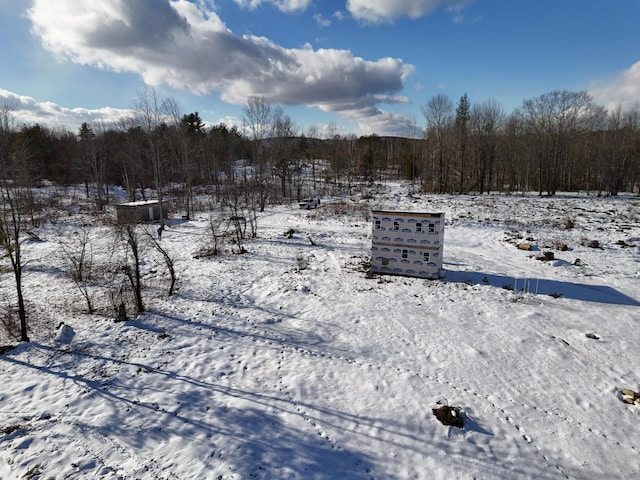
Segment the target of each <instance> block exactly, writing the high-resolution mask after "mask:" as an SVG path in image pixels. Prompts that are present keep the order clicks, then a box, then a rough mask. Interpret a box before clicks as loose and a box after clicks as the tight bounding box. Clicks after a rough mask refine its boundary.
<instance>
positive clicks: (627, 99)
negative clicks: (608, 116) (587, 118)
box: [589, 61, 640, 109]
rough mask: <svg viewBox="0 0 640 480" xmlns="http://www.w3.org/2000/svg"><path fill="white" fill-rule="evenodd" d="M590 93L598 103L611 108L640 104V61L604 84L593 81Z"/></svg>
mask: <svg viewBox="0 0 640 480" xmlns="http://www.w3.org/2000/svg"><path fill="white" fill-rule="evenodd" d="M589 93H590V94H591V96H592V97H593V99H594V100H595V101H596V103H598V104H600V105H603V106H605V107H607V108H609V109H613V108H615V107H617V106H618V105H621V106H622V108H623V109H630V108H633V107H636V106H640V61H638V62H636V63H634V64H633V65H632V66H631V67H630V68H628V69H627V70H625V71H623V72H622V73H620V74H619V75H618V76H616V77H615V78H614V79H613V80H611V81H610V82H608V83H606V84H604V85H601V84H598V83H593V84H592V86H591V88H590V89H589Z"/></svg>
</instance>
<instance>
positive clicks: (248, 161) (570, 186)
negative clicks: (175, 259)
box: [0, 90, 640, 210]
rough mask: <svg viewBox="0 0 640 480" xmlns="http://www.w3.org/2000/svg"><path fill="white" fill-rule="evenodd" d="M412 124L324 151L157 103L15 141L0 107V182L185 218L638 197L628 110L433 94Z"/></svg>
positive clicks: (258, 108)
mask: <svg viewBox="0 0 640 480" xmlns="http://www.w3.org/2000/svg"><path fill="white" fill-rule="evenodd" d="M420 110H421V114H422V116H423V117H424V126H423V127H419V126H418V125H416V132H419V131H420V129H421V130H422V132H423V135H422V136H420V137H418V136H416V137H415V138H404V137H385V136H379V135H377V134H375V133H372V134H370V135H363V136H356V135H354V134H348V135H340V134H338V133H336V132H337V127H335V126H334V125H333V126H331V128H330V131H331V132H332V133H330V135H329V137H330V138H326V139H321V138H318V137H319V130H318V129H317V128H315V127H311V128H309V129H307V131H305V132H302V131H301V130H300V129H299V128H298V127H297V126H296V125H295V123H294V121H293V120H292V119H291V117H289V116H288V115H286V114H285V113H284V110H283V109H282V107H280V106H273V105H271V104H269V103H268V102H267V101H265V100H264V99H262V98H260V97H251V98H249V99H248V101H247V104H246V105H245V106H244V107H243V117H242V120H243V128H238V127H236V126H227V125H226V124H224V123H220V124H217V125H214V126H212V127H207V126H206V125H205V123H204V122H203V121H202V119H201V117H200V115H199V114H198V112H193V113H189V114H185V113H182V112H181V111H180V107H179V105H178V103H177V102H176V101H175V100H174V99H172V98H167V99H161V98H159V96H158V94H157V92H155V91H154V90H145V91H143V92H140V93H139V94H138V98H136V100H135V102H134V109H133V111H134V114H133V115H132V116H131V117H130V118H124V119H122V121H121V122H119V123H118V124H111V125H104V124H99V123H98V124H88V123H83V124H82V125H80V126H79V128H78V130H77V132H70V131H66V130H60V129H57V130H56V129H50V128H47V127H44V126H41V125H39V124H35V125H26V124H23V125H21V126H20V127H17V126H16V125H15V120H14V119H13V117H12V109H11V106H10V105H5V106H4V108H3V109H2V110H0V113H1V117H0V120H1V122H0V154H1V158H0V162H1V163H2V167H3V168H2V172H3V179H4V180H8V179H10V180H11V181H17V180H18V179H19V178H29V179H30V180H31V181H38V180H44V179H46V180H50V181H52V182H54V183H56V184H60V185H73V184H84V185H87V186H89V185H93V186H95V187H96V189H95V191H96V192H97V193H96V206H97V208H98V209H99V210H100V209H102V208H103V206H104V205H105V204H106V203H107V202H108V195H107V194H108V186H109V185H119V186H122V187H123V188H124V189H125V190H126V191H127V192H128V195H129V197H130V200H135V199H139V198H144V197H145V192H146V191H148V189H150V188H151V189H155V190H156V191H157V192H158V195H161V193H160V192H162V191H163V189H166V188H168V187H167V186H168V185H172V187H171V188H172V189H173V190H174V191H176V190H177V191H178V192H180V191H182V193H183V194H184V197H185V199H186V200H185V202H186V205H187V210H189V207H188V206H189V202H190V200H189V197H190V196H191V195H192V194H193V189H194V188H195V187H197V186H199V185H217V186H224V185H225V184H233V185H236V186H237V185H238V184H242V187H243V188H244V189H253V190H256V191H257V196H258V201H259V204H260V207H261V210H262V209H263V208H264V204H265V202H266V201H267V199H269V201H277V200H278V199H283V198H297V199H299V198H300V196H302V195H308V194H311V193H315V190H316V189H317V188H318V185H324V187H325V188H326V187H327V185H333V186H334V187H336V188H337V186H340V187H341V188H345V186H349V185H351V184H352V183H354V182H362V181H367V182H378V181H385V180H396V179H407V180H413V181H416V182H419V184H420V185H421V188H422V190H423V191H424V192H427V193H448V194H466V193H475V194H486V193H488V192H504V193H517V192H538V193H539V194H540V195H543V194H546V195H554V194H555V193H556V192H557V191H569V192H571V191H589V192H597V193H598V194H603V195H617V194H618V193H619V192H632V193H638V194H639V195H640V107H638V106H636V107H634V108H631V109H628V110H623V109H622V107H617V108H615V109H613V110H607V109H605V108H604V107H602V106H599V105H597V104H596V103H595V102H594V101H593V99H592V98H591V96H590V95H589V94H588V93H586V92H571V91H566V90H562V91H560V90H557V91H552V92H549V93H546V94H543V95H539V96H537V97H533V98H531V99H527V100H524V101H523V103H522V106H521V107H519V108H517V109H515V110H514V111H513V112H512V113H511V114H506V113H505V111H504V109H503V108H502V106H501V105H500V104H499V103H498V102H497V101H494V100H489V101H485V102H481V103H472V102H471V101H470V100H469V98H468V96H467V95H466V94H464V95H463V96H462V97H461V98H460V99H459V100H458V101H457V102H456V103H455V104H454V102H453V101H452V100H451V99H450V98H449V97H448V96H447V95H446V94H443V93H440V94H436V95H434V96H433V97H431V98H430V99H429V100H428V101H427V102H426V103H425V104H424V105H422V106H421V108H420ZM239 165H241V168H239ZM302 171H305V172H306V175H301V172H302ZM248 172H249V173H248ZM176 185H178V187H176ZM87 188H88V187H87Z"/></svg>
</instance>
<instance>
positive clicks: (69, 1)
mask: <svg viewBox="0 0 640 480" xmlns="http://www.w3.org/2000/svg"><path fill="white" fill-rule="evenodd" d="M255 2H259V0H253V3H255ZM249 3H250V2H249ZM277 3H278V4H279V5H285V4H286V5H288V6H290V7H294V6H296V5H298V6H300V7H302V6H303V5H306V4H307V3H308V2H307V1H303V0H300V1H288V2H284V1H282V2H277ZM28 13H29V18H30V19H31V21H32V22H33V31H34V32H35V33H36V34H37V35H38V36H39V37H40V38H41V39H42V43H43V45H44V46H45V48H47V49H48V50H50V51H52V52H54V53H55V54H56V55H58V56H60V57H62V58H66V59H70V60H71V61H73V62H76V63H80V64H84V65H91V66H95V67H98V68H103V69H108V70H113V71H120V72H134V73H136V74H139V75H140V76H141V77H142V78H143V79H144V81H145V82H146V83H147V84H148V85H151V86H158V85H161V84H166V85H169V86H171V87H173V88H176V89H181V90H186V91H190V92H193V93H196V94H205V93H210V92H213V91H216V92H218V93H219V94H220V96H221V98H222V99H223V100H224V101H226V102H229V103H233V104H237V105H243V104H244V103H246V100H247V98H248V97H249V96H252V95H254V96H262V97H264V98H265V99H266V100H268V101H270V102H271V103H274V104H283V105H309V106H315V107H317V108H320V109H322V110H324V111H335V112H340V113H342V114H348V115H352V116H353V115H356V116H357V115H364V114H367V112H371V111H373V110H377V107H376V105H378V104H380V103H397V102H405V101H406V99H405V98H403V97H397V92H400V91H401V90H402V88H403V84H404V81H405V79H406V77H407V76H408V75H409V74H410V73H412V71H413V66H411V65H408V64H405V63H404V62H403V61H402V60H401V59H397V58H381V59H378V60H365V59H363V58H360V57H356V56H354V55H353V54H352V53H351V52H350V51H348V50H335V49H322V50H313V49H312V48H311V47H310V46H306V47H303V48H298V49H287V48H284V47H281V46H279V45H277V44H275V43H273V42H272V41H270V40H269V39H267V38H264V37H258V36H250V35H245V36H237V35H235V34H233V33H232V32H231V31H230V30H229V29H228V28H227V27H226V25H225V24H224V23H223V21H222V20H221V19H220V18H219V16H218V15H217V14H216V13H215V12H214V11H211V10H206V7H204V3H203V2H200V3H199V5H196V4H194V3H191V2H189V1H187V0H165V1H158V0H136V1H135V2H124V1H123V0H102V1H101V2H77V1H75V0H34V2H33V6H32V7H31V8H30V9H29V11H28Z"/></svg>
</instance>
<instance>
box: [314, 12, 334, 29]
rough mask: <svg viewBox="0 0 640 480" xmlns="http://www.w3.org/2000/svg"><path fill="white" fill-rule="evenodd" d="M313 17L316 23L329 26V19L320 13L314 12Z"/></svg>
mask: <svg viewBox="0 0 640 480" xmlns="http://www.w3.org/2000/svg"><path fill="white" fill-rule="evenodd" d="M313 19H314V20H315V21H316V23H317V24H318V25H320V26H321V27H324V28H326V27H330V26H331V20H330V19H328V18H325V17H324V16H323V15H322V14H321V13H316V14H315V15H314V16H313Z"/></svg>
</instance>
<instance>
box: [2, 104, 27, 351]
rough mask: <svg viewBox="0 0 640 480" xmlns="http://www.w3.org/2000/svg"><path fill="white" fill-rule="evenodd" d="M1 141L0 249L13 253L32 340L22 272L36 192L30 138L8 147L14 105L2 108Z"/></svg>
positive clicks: (23, 318) (21, 312)
mask: <svg viewBox="0 0 640 480" xmlns="http://www.w3.org/2000/svg"><path fill="white" fill-rule="evenodd" d="M0 114H1V118H0V137H1V138H2V140H0V144H2V145H3V151H2V158H1V160H2V162H1V163H0V188H1V190H2V191H1V193H0V194H1V195H2V196H1V198H0V249H2V251H3V252H4V254H5V256H7V257H9V260H10V263H11V268H12V270H13V276H14V280H15V287H16V296H17V300H18V317H19V319H20V341H21V342H28V341H29V335H28V332H27V312H26V306H25V301H24V293H23V283H22V273H23V267H24V260H23V256H22V254H23V250H22V236H23V234H24V230H25V228H26V225H25V221H26V220H25V211H26V210H27V209H30V208H32V206H31V204H32V203H33V195H32V191H31V179H30V176H29V168H28V164H29V162H30V160H31V150H30V145H29V142H28V141H27V140H25V141H22V142H20V143H16V144H15V147H14V151H13V152H8V151H5V145H6V146H7V147H8V145H9V142H8V141H5V138H6V137H7V136H8V135H9V134H10V128H9V127H10V125H11V121H12V118H11V110H10V106H9V105H7V104H5V107H4V108H3V109H2V110H1V111H0Z"/></svg>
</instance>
